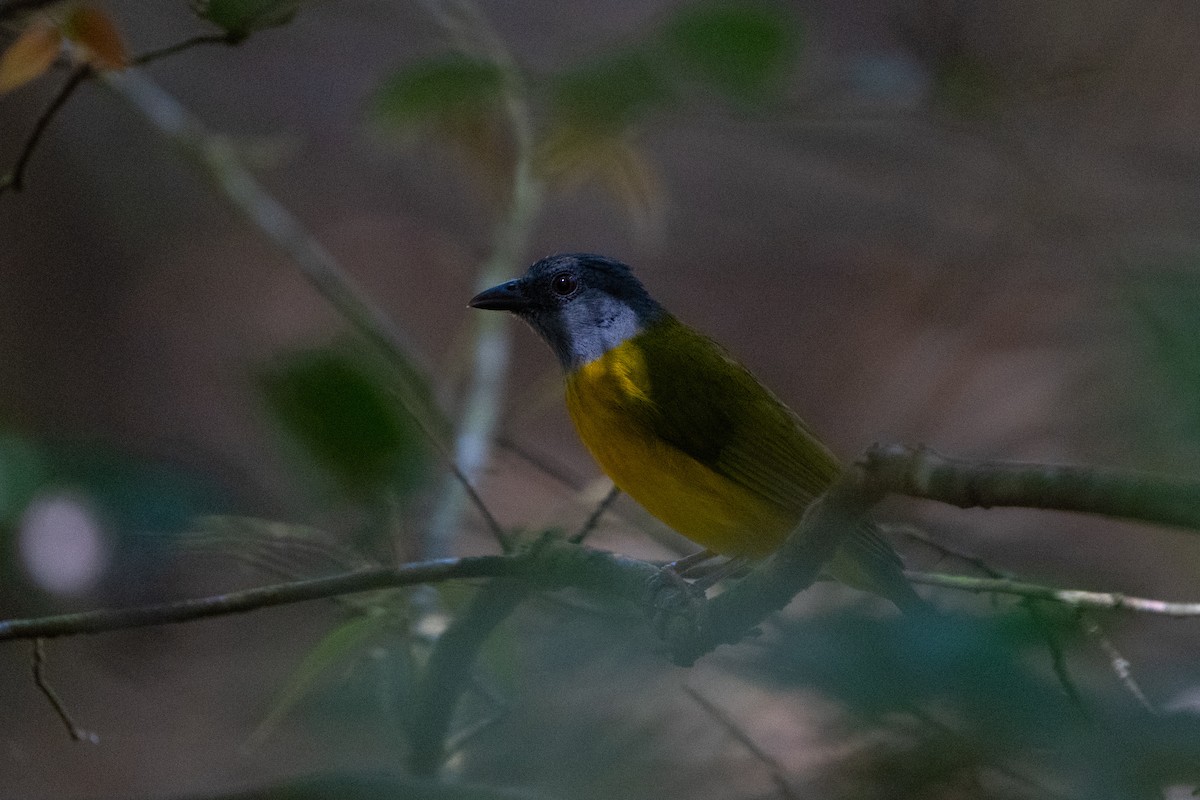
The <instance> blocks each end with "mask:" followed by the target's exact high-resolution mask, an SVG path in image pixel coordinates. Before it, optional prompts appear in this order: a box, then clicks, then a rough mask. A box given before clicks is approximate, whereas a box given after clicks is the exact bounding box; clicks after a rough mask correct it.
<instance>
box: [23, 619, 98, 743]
mask: <svg viewBox="0 0 1200 800" xmlns="http://www.w3.org/2000/svg"><path fill="white" fill-rule="evenodd" d="M33 683H34V685H35V686H37V688H38V691H40V692H41V693H42V694H43V695H45V697H46V700H48V701H49V702H50V706H51V708H53V709H54V713H55V714H57V715H58V718H59V720H61V721H62V724H63V725H65V726H66V727H67V732H68V733H69V734H70V735H71V739H72V741H76V742H90V743H91V744H96V743H98V742H99V741H100V738H99V737H98V736H96V734H94V733H91V732H89V731H85V730H84V729H83V728H81V727H79V726H78V725H76V724H75V720H73V719H72V718H71V714H70V712H68V711H67V706H66V704H64V703H63V701H62V699H61V698H60V697H59V696H58V692H56V691H54V687H53V686H51V685H50V681H48V680H47V679H46V645H45V642H43V641H42V640H41V639H34V640H33Z"/></svg>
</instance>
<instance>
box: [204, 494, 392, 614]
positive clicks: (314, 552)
mask: <svg viewBox="0 0 1200 800" xmlns="http://www.w3.org/2000/svg"><path fill="white" fill-rule="evenodd" d="M180 545H181V546H182V547H186V548H188V549H190V550H192V551H196V552H213V553H217V554H220V555H224V556H229V557H232V558H236V559H237V560H239V561H241V562H242V563H244V564H247V565H249V566H252V567H255V568H257V569H261V570H264V571H266V572H269V573H272V574H274V575H277V576H279V577H282V578H286V579H289V580H294V579H297V578H305V577H311V576H314V575H326V574H329V573H335V572H350V571H351V570H355V569H362V568H365V567H371V566H375V562H373V561H371V560H370V559H368V558H367V557H366V556H364V555H362V554H361V553H359V552H358V551H357V550H356V549H354V548H353V547H351V546H349V545H347V544H344V543H343V542H341V541H339V540H338V539H336V538H335V537H334V536H332V535H331V534H329V533H327V532H326V531H323V530H321V529H319V528H313V527H310V526H308V525H299V524H294V523H287V522H278V521H275V520H268V519H258V518H256V517H236V516H218V515H210V516H204V517H199V518H197V519H196V520H195V521H194V524H193V529H192V530H191V531H189V532H188V533H186V534H184V535H183V536H181V538H180ZM344 600H345V601H346V602H347V603H350V604H354V605H362V606H366V605H369V604H371V603H374V602H375V600H374V599H373V595H366V596H365V595H361V594H359V595H351V596H348V597H346V598H344ZM359 601H363V602H359Z"/></svg>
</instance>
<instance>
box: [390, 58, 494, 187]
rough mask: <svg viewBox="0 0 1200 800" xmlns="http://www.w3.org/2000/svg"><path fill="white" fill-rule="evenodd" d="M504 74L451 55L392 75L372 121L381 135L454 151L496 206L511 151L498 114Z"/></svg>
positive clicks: (427, 61)
mask: <svg viewBox="0 0 1200 800" xmlns="http://www.w3.org/2000/svg"><path fill="white" fill-rule="evenodd" d="M504 81H505V77H504V72H503V70H502V69H501V68H500V67H498V66H497V65H496V64H493V63H491V62H488V61H480V60H476V59H471V58H468V57H466V56H463V55H460V54H452V55H448V56H442V57H439V58H434V59H428V60H426V61H423V62H421V63H419V64H415V65H412V66H409V67H405V68H404V69H401V70H399V71H397V72H395V73H393V74H392V75H391V76H390V77H389V78H388V79H387V80H386V81H384V83H383V85H382V86H381V87H380V88H379V90H378V91H377V92H376V95H375V99H374V102H373V104H372V117H373V118H374V120H375V122H376V124H377V125H379V126H380V127H381V128H383V129H384V130H385V131H387V132H389V133H392V134H399V135H401V136H409V137H413V136H425V137H428V138H429V139H430V140H432V141H435V142H436V143H437V144H439V145H440V146H443V147H449V148H451V149H453V150H456V151H457V153H458V155H460V156H461V157H462V160H463V161H464V163H465V164H466V165H467V166H468V167H469V168H470V169H471V170H472V171H473V172H474V173H476V175H477V176H479V177H481V178H482V180H483V182H484V186H485V188H486V189H487V190H488V191H489V193H490V194H491V196H492V198H493V199H494V200H496V201H497V202H500V201H502V200H503V199H505V198H507V197H508V195H509V181H510V180H511V176H512V165H513V158H514V154H513V146H512V142H511V139H510V133H509V129H508V125H507V123H506V121H505V119H504V115H503V114H502V113H501V100H502V98H503V95H504Z"/></svg>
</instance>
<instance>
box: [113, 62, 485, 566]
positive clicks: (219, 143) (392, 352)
mask: <svg viewBox="0 0 1200 800" xmlns="http://www.w3.org/2000/svg"><path fill="white" fill-rule="evenodd" d="M101 78H102V79H103V81H104V83H105V85H106V86H108V87H109V88H110V89H112V90H114V91H115V92H116V94H117V95H118V96H119V97H121V98H122V99H124V100H125V101H127V102H128V103H129V104H130V105H131V106H133V107H134V108H135V109H136V110H138V111H139V112H141V114H142V115H143V116H144V117H145V118H146V120H147V121H148V122H150V123H151V124H152V125H154V126H155V127H156V128H157V129H158V130H159V131H160V132H161V133H163V135H165V136H166V137H167V138H168V139H169V140H170V141H171V142H172V143H173V144H175V145H176V146H177V147H178V148H179V149H180V150H181V151H183V152H184V153H185V154H187V155H189V156H191V157H192V158H193V159H194V160H195V161H196V162H197V163H198V164H199V165H200V166H201V167H202V168H203V169H204V172H205V175H206V176H207V177H208V178H209V179H210V180H211V181H212V183H213V184H214V186H215V187H216V188H217V189H218V190H219V191H220V192H221V193H222V194H224V195H225V197H226V199H228V200H229V201H230V202H231V203H233V205H234V206H235V207H236V208H237V209H238V210H239V211H240V212H241V213H242V214H243V216H245V217H246V219H248V220H249V221H250V222H251V223H253V224H254V225H256V226H257V227H258V228H259V230H261V231H262V232H263V233H264V234H265V235H266V236H267V237H268V238H270V239H271V240H273V241H274V242H275V243H276V244H277V245H278V246H279V247H280V248H281V249H282V250H283V251H284V252H285V253H287V255H288V256H289V257H290V258H291V259H292V261H293V262H295V264H296V265H297V266H298V267H299V268H300V272H301V273H302V274H303V275H304V277H305V278H307V279H308V281H309V283H311V284H312V285H313V287H314V288H315V289H316V290H317V291H318V292H319V293H320V294H321V296H322V297H324V298H325V299H326V300H327V301H328V302H329V304H330V305H331V306H333V308H334V309H335V310H336V311H337V312H338V313H339V314H341V316H342V317H343V318H344V319H345V320H346V321H347V322H348V323H349V324H350V325H351V326H352V327H353V328H354V329H355V330H357V331H358V332H359V333H360V334H361V335H362V336H363V337H364V338H365V339H366V340H367V341H369V342H370V343H371V344H373V345H374V346H375V347H376V348H377V349H378V351H379V352H380V353H381V354H382V355H383V356H384V357H385V358H386V359H387V360H388V361H389V362H390V363H391V364H392V365H393V366H394V367H395V368H396V369H397V370H398V371H399V372H400V374H402V375H410V374H412V373H413V372H418V373H424V372H425V371H427V369H426V368H427V364H426V363H425V359H423V358H421V357H420V356H419V355H418V353H419V351H418V349H417V348H416V347H415V346H414V345H413V344H412V342H410V341H409V339H408V337H406V336H405V335H404V334H403V333H402V332H401V330H400V329H399V328H398V327H397V326H396V325H394V324H393V323H392V321H391V319H390V318H389V317H388V316H387V314H385V313H384V311H383V309H381V308H380V307H379V306H378V305H376V304H375V303H374V302H373V301H372V300H371V298H370V296H369V295H368V294H367V293H366V292H364V291H363V290H362V289H361V288H360V287H359V286H358V285H357V283H355V281H354V279H353V278H351V277H350V275H349V273H347V272H346V271H345V270H344V269H343V268H342V266H341V264H339V263H338V262H337V260H336V259H335V258H334V257H333V255H332V254H331V253H330V252H329V251H328V250H326V249H325V247H324V246H323V245H322V244H321V243H320V242H318V241H317V240H316V239H315V238H314V237H313V236H312V234H310V233H309V232H308V230H306V229H305V228H304V226H303V225H301V223H300V221H299V220H297V219H296V217H295V216H293V215H292V213H291V212H290V211H288V210H287V209H286V208H285V207H284V206H283V205H282V204H281V203H280V202H279V201H278V200H276V199H275V198H274V197H273V196H272V195H271V194H270V193H268V192H267V191H266V189H264V188H263V186H262V185H261V184H260V183H259V182H258V181H257V180H256V179H255V178H254V175H253V174H252V173H251V172H250V171H249V170H248V169H247V168H246V167H245V165H244V164H242V163H241V161H240V160H239V159H238V157H237V154H236V153H235V152H234V148H233V147H232V145H231V144H230V143H229V141H228V140H227V139H225V138H224V137H222V136H219V135H217V134H215V133H213V132H211V131H209V130H208V129H207V128H205V127H204V125H203V123H201V122H200V120H198V119H197V118H196V117H194V116H193V115H192V114H191V113H190V112H188V110H187V109H186V108H184V107H183V106H182V105H180V103H179V102H178V101H177V100H176V99H175V98H174V97H172V96H171V95H170V94H168V93H167V92H165V91H164V90H163V89H162V88H161V87H159V86H158V84H156V83H154V82H153V81H152V80H150V79H149V78H148V77H146V75H145V74H144V73H141V72H139V71H138V70H136V69H126V70H124V71H122V72H121V73H104V74H103V75H102V76H101ZM414 365H415V366H414ZM397 395H398V396H397V400H398V401H399V403H400V406H401V407H402V408H403V409H404V410H405V411H406V412H407V413H408V414H409V415H410V416H411V417H412V418H413V420H414V421H415V422H416V423H417V426H418V427H419V428H420V429H421V431H422V433H423V434H424V436H425V437H426V438H427V439H428V440H429V442H430V443H431V444H432V445H433V447H434V448H435V449H437V451H438V453H439V454H440V455H441V456H442V457H443V458H444V459H446V461H448V462H450V465H451V466H450V473H451V476H452V479H453V480H456V481H458V482H459V483H461V484H462V486H463V489H464V490H465V492H466V495H467V497H468V499H469V500H470V501H471V502H472V504H474V506H475V507H476V508H477V509H478V510H479V512H480V515H481V516H482V517H483V519H484V522H485V523H486V525H487V527H488V529H489V530H490V531H491V533H492V534H493V535H494V536H495V538H496V540H497V541H498V542H500V544H501V546H502V547H505V548H507V547H508V546H509V542H508V538H507V535H506V534H505V532H504V530H503V528H502V527H501V526H500V525H499V523H498V522H497V521H496V519H495V518H494V517H493V516H492V515H491V513H489V511H488V509H487V508H486V507H485V506H484V504H483V502H482V500H481V499H480V497H479V495H478V493H477V492H476V491H475V489H474V487H473V486H472V480H471V478H470V477H469V474H468V473H466V472H465V471H464V470H463V469H461V468H460V466H459V464H458V462H457V461H456V459H455V458H453V457H452V456H451V454H450V452H449V451H448V449H447V447H446V444H445V442H444V441H443V437H442V435H441V433H440V432H439V427H440V426H439V425H438V424H437V423H436V421H435V420H434V419H433V418H432V416H431V415H430V414H429V413H428V412H427V411H426V409H425V404H424V401H423V400H422V398H421V397H419V396H418V395H417V393H416V392H415V391H413V390H412V389H411V388H410V387H409V385H408V381H400V382H399V384H398V389H397Z"/></svg>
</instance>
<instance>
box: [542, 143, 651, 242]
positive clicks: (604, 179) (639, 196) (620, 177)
mask: <svg viewBox="0 0 1200 800" xmlns="http://www.w3.org/2000/svg"><path fill="white" fill-rule="evenodd" d="M631 139H632V137H630V136H628V135H617V134H614V133H612V132H609V131H607V130H604V129H601V130H599V131H592V130H582V129H578V128H574V127H569V128H560V129H558V130H555V131H553V132H552V134H551V137H550V138H549V139H547V140H546V141H545V142H543V143H542V144H541V145H540V147H539V148H538V154H537V161H536V168H537V170H538V172H539V173H540V174H541V175H542V177H543V178H544V179H546V181H548V182H549V183H551V184H553V185H557V186H558V187H559V188H562V189H565V190H574V189H577V188H579V187H580V186H581V185H582V184H584V183H587V182H595V183H597V184H599V185H600V186H601V187H603V188H604V189H606V190H607V191H608V192H609V193H610V194H611V195H612V196H613V198H614V199H615V200H616V201H617V202H618V203H619V204H620V205H621V206H623V207H624V208H625V209H626V210H627V211H628V212H629V214H630V215H631V216H632V217H633V218H634V220H635V221H636V222H638V223H639V224H640V225H641V226H643V227H648V226H649V225H650V224H651V221H652V220H654V219H656V218H657V217H658V216H659V214H660V212H661V210H662V206H663V189H662V184H661V182H660V180H659V177H658V173H657V172H656V171H655V169H654V166H653V165H652V164H651V162H650V161H649V159H647V158H646V157H645V156H644V155H643V154H642V152H641V150H639V149H638V147H637V145H636V144H634V142H633V141H631Z"/></svg>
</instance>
